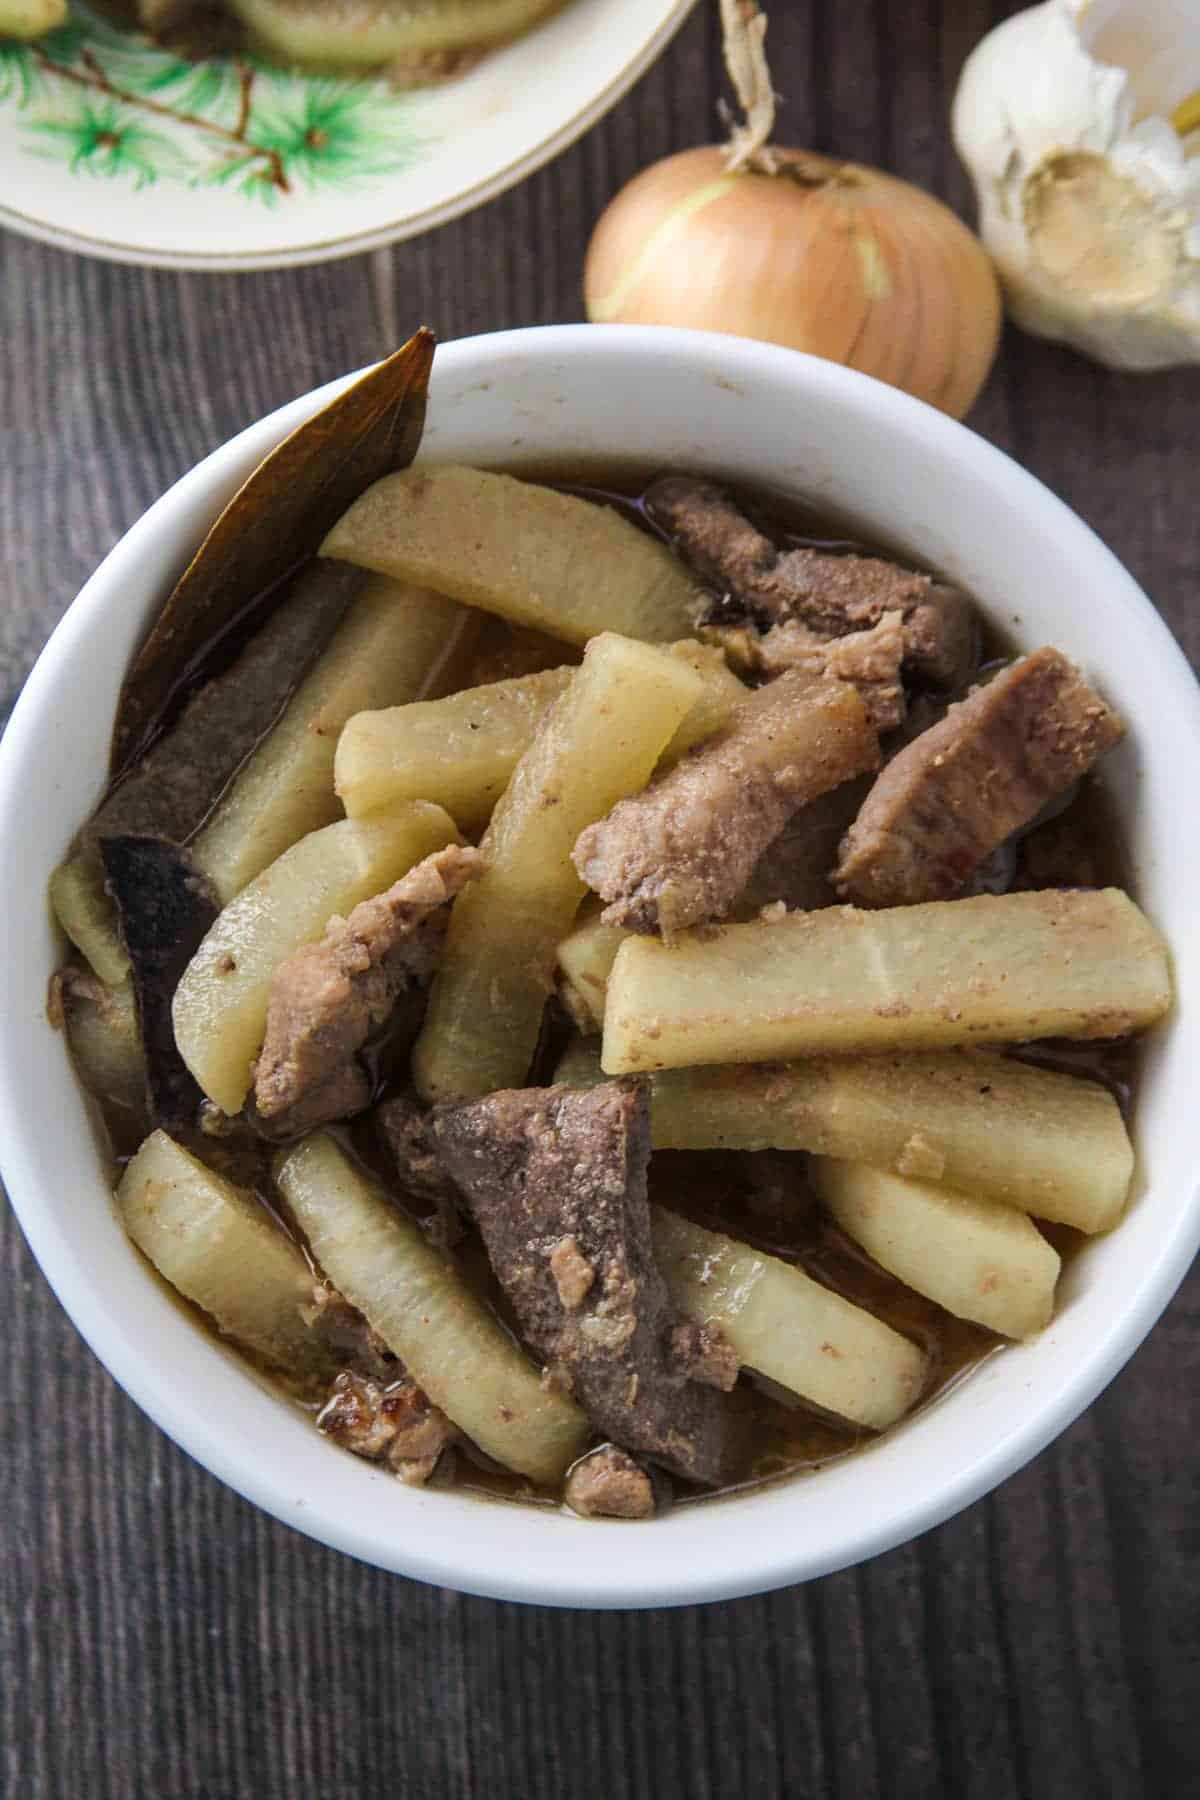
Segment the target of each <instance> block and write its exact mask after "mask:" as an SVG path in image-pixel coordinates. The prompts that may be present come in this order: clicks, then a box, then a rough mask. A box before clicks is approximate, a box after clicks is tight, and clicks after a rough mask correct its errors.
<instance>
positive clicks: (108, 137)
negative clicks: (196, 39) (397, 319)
mask: <svg viewBox="0 0 1200 1800" xmlns="http://www.w3.org/2000/svg"><path fill="white" fill-rule="evenodd" d="M0 105H7V106H9V107H15V108H16V110H17V111H18V112H19V113H20V115H21V120H20V124H21V136H22V140H23V142H24V145H25V148H26V149H27V150H28V151H29V152H30V153H31V154H33V155H35V156H42V157H52V158H54V159H55V160H56V161H58V162H62V163H65V164H66V165H67V166H68V168H69V169H70V170H71V171H72V173H74V174H79V175H91V176H100V177H108V178H109V179H117V180H122V181H124V182H126V183H129V184H131V185H132V186H133V187H134V188H135V189H136V188H143V187H148V186H150V185H151V184H152V183H153V182H157V181H179V182H184V183H186V184H188V185H189V186H192V187H199V186H214V185H217V186H222V187H227V188H231V189H233V190H234V191H236V192H238V193H240V194H244V195H245V196H246V197H247V198H248V199H250V200H254V201H258V202H261V203H263V204H265V205H267V206H278V205H279V204H280V203H281V202H284V201H286V200H287V199H288V197H289V196H290V195H292V194H296V193H299V192H302V191H303V190H305V189H307V190H309V191H312V190H313V189H318V188H338V189H346V188H349V187H351V186H353V185H356V184H358V183H360V182H363V181H370V180H374V179H376V178H378V177H380V176H386V175H394V174H395V173H396V172H397V171H398V170H400V169H404V168H407V167H409V166H410V165H411V164H412V163H413V162H414V161H415V160H416V159H417V158H418V157H419V156H420V155H421V153H422V150H423V149H424V148H425V147H426V144H427V142H428V140H427V139H426V138H424V137H423V136H422V134H421V133H420V131H419V130H418V129H417V127H416V125H415V124H414V113H415V111H416V109H417V106H418V105H419V102H414V100H413V99H412V98H410V97H409V96H407V95H403V94H398V93H397V92H396V91H395V89H393V88H391V87H390V86H389V85H388V84H387V83H386V82H385V81H382V80H379V79H378V78H374V77H366V78H361V77H353V76H350V77H344V76H332V75H316V74H312V75H308V74H301V73H300V72H299V71H294V70H286V69H277V68H273V67H272V66H271V65H270V64H267V63H263V62H261V61H260V60H259V59H258V58H256V57H253V56H249V55H239V56H221V57H207V58H204V59H203V60H199V61H193V60H191V59H189V58H187V57H184V56H182V55H179V54H177V53H176V52H173V51H171V50H167V49H164V48H162V47H161V46H159V45H157V44H154V43H152V42H151V41H150V40H149V39H148V38H146V37H143V36H142V35H140V34H139V33H137V32H134V31H132V30H121V29H119V28H118V27H116V26H114V25H111V24H109V23H108V22H107V21H106V20H104V19H102V18H100V17H98V16H97V15H96V14H94V13H91V12H89V11H88V10H87V8H86V7H84V6H76V7H74V8H73V9H72V14H71V18H70V20H69V21H68V23H67V24H66V25H64V26H62V27H60V29H59V30H57V31H52V32H50V33H49V34H48V35H47V36H46V37H43V38H40V39H39V40H38V41H37V42H36V43H32V44H22V43H13V42H9V41H4V42H0Z"/></svg>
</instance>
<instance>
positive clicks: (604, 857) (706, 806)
mask: <svg viewBox="0 0 1200 1800" xmlns="http://www.w3.org/2000/svg"><path fill="white" fill-rule="evenodd" d="M878 766H879V740H878V738H877V736H876V734H875V730H874V728H873V726H872V725H871V722H870V720H869V719H868V717H867V711H866V707H865V706H864V705H863V702H862V701H861V699H860V698H859V696H858V695H857V694H856V693H855V691H854V689H853V688H851V687H847V686H846V684H845V683H844V682H839V681H813V680H812V679H811V678H810V677H809V676H807V675H805V674H803V673H802V672H801V671H800V670H793V671H792V672H791V673H789V674H787V675H781V676H780V677H779V680H778V681H773V682H771V683H770V685H769V686H768V687H764V688H760V689H759V690H758V692H757V693H755V694H752V695H750V697H749V698H748V699H747V700H744V701H743V702H742V703H741V705H739V706H736V707H735V708H734V710H733V712H732V713H731V715H730V717H729V719H728V720H727V722H726V723H725V724H724V725H723V726H722V727H721V729H720V731H718V732H716V733H715V735H714V736H712V737H710V738H709V739H707V741H706V742H705V743H703V744H701V745H699V746H698V747H697V748H696V749H695V750H693V751H691V752H690V753H689V755H687V756H685V757H684V758H683V759H682V760H681V761H680V762H678V763H677V764H676V765H675V767H674V768H673V769H672V770H671V771H670V773H669V774H667V775H665V776H664V777H663V779H662V780H661V781H659V782H657V783H656V784H655V785H654V786H653V787H650V788H647V790H646V791H645V793H643V794H638V795H635V796H634V798H633V799H630V800H622V801H621V802H620V803H619V804H618V805H617V806H615V807H614V808H613V810H612V812H610V813H609V815H608V817H607V818H606V819H601V820H600V821H599V823H598V824H595V825H589V826H588V828H587V830H586V831H584V832H582V833H581V834H580V836H579V840H578V842H577V843H576V845H575V849H574V852H573V859H574V863H575V867H576V868H577V869H578V870H579V873H580V874H581V875H582V877H583V879H584V880H585V881H586V882H587V884H588V886H589V887H591V888H594V889H595V890H596V892H597V893H598V894H601V895H603V897H604V899H605V900H607V901H609V902H610V904H609V906H608V908H607V910H606V912H605V913H604V918H605V921H606V923H608V924H610V925H623V926H626V927H627V928H628V929H629V930H631V931H645V932H651V931H661V933H662V935H663V937H664V938H669V937H671V936H673V935H674V933H675V932H677V931H682V930H684V929H685V927H687V926H689V925H699V924H702V923H705V922H707V921H708V920H711V919H723V918H725V916H726V915H727V914H728V912H729V909H730V907H731V906H732V905H733V903H734V902H735V900H736V899H737V897H738V895H739V894H740V893H741V892H742V890H743V888H744V887H745V886H746V883H747V882H748V881H749V879H750V877H751V874H752V873H753V871H754V866H755V864H756V863H757V862H758V860H759V858H760V857H761V855H762V853H763V851H764V850H765V849H766V848H767V846H768V844H770V843H772V842H773V841H774V839H775V838H777V837H778V836H779V834H780V832H781V831H782V830H783V828H784V826H785V825H786V824H787V822H788V820H789V819H790V818H791V817H792V815H793V814H794V813H797V812H798V811H799V810H800V808H801V807H802V806H807V805H808V804H809V802H810V801H812V800H815V799H816V798H817V796H818V795H820V794H824V793H825V792H827V790H828V789H830V788H833V787H837V786H838V784H839V783H840V782H843V781H848V780H849V779H850V777H851V776H853V775H858V774H860V773H861V772H862V771H863V770H865V769H875V768H878Z"/></svg>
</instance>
